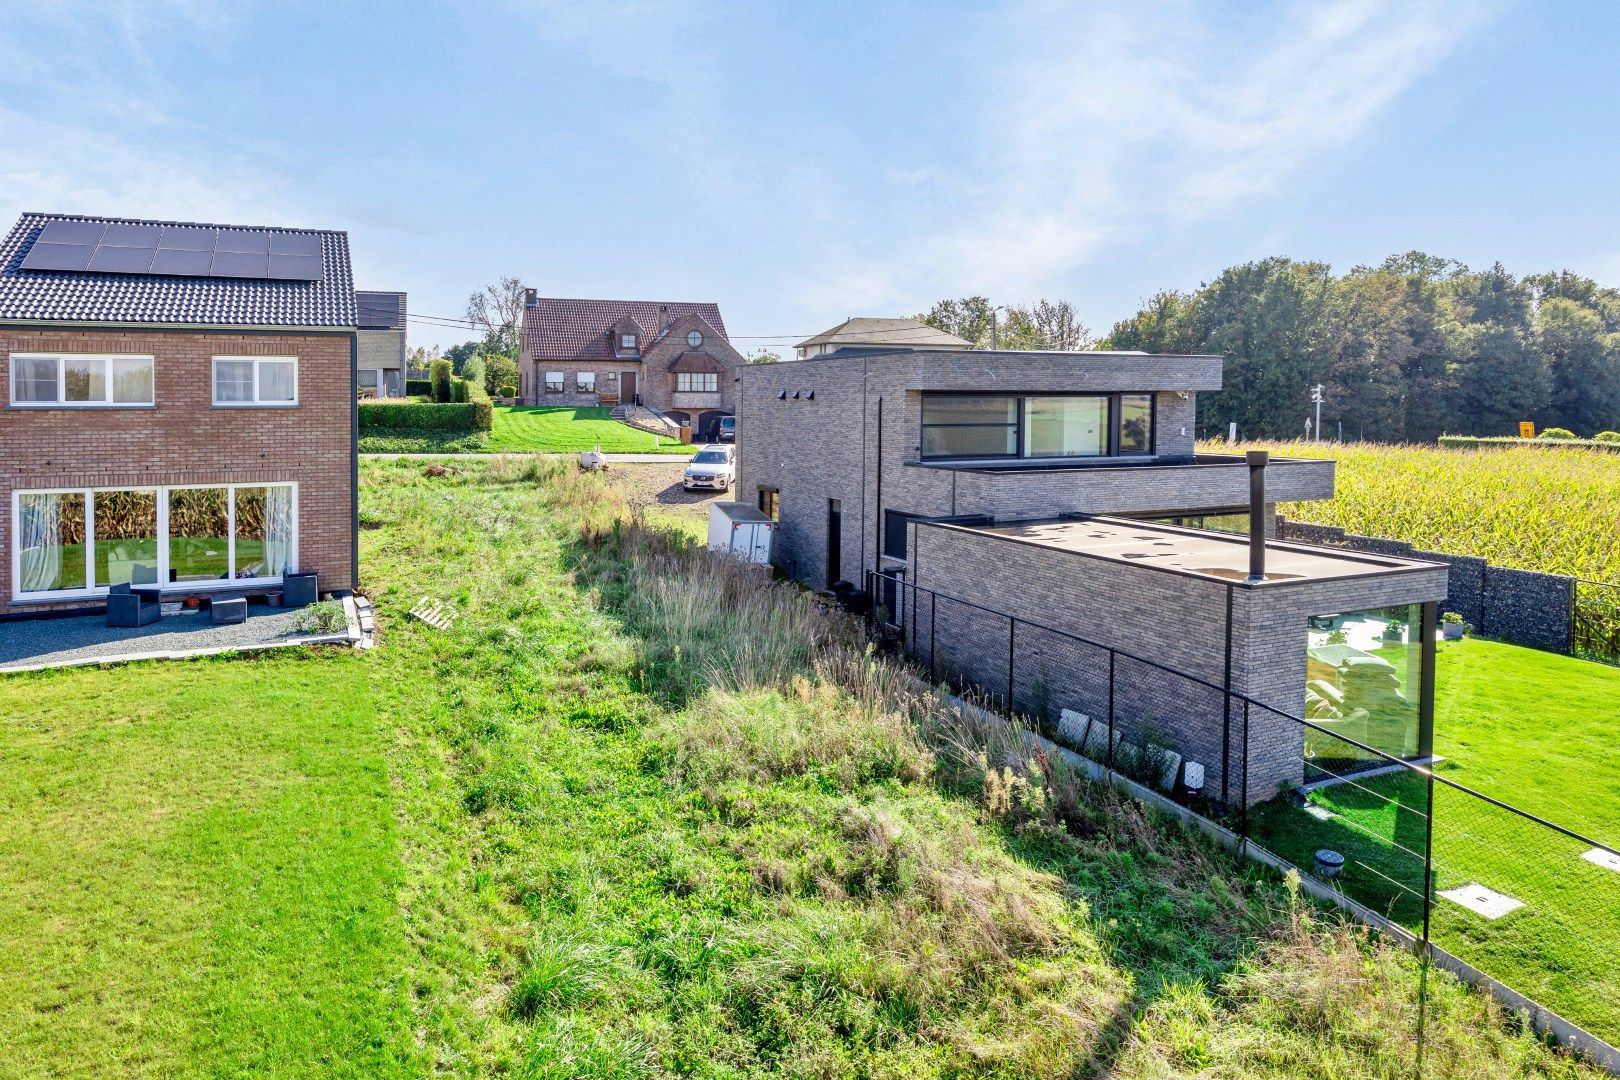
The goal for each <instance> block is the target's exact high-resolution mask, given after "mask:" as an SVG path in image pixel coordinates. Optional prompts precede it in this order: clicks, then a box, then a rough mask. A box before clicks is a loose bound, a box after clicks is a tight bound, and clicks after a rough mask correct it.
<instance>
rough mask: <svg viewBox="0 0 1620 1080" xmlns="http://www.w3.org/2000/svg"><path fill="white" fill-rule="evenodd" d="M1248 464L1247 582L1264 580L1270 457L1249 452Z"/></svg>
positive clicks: (1264, 452) (1253, 451)
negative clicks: (1267, 481)
mask: <svg viewBox="0 0 1620 1080" xmlns="http://www.w3.org/2000/svg"><path fill="white" fill-rule="evenodd" d="M1243 456H1244V458H1245V459H1246V460H1247V461H1248V463H1249V581H1250V582H1256V581H1264V580H1266V463H1267V462H1269V461H1270V460H1271V455H1270V454H1269V453H1267V452H1266V451H1264V450H1250V451H1248V452H1247V453H1245V454H1244V455H1243Z"/></svg>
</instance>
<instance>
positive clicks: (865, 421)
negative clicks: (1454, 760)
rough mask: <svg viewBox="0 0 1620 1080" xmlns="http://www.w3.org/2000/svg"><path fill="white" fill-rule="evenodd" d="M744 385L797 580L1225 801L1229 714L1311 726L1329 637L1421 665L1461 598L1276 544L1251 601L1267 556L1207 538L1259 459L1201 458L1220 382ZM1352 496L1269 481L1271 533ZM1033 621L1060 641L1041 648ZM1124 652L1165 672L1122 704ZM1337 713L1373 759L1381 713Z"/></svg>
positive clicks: (941, 360) (1051, 355) (774, 378)
mask: <svg viewBox="0 0 1620 1080" xmlns="http://www.w3.org/2000/svg"><path fill="white" fill-rule="evenodd" d="M739 377H740V386H741V393H740V397H739V408H738V435H737V442H738V448H739V459H740V475H739V479H738V488H739V492H740V494H739V497H740V498H743V499H748V498H755V499H757V500H758V504H759V505H760V507H761V509H763V510H765V511H766V512H768V513H770V514H772V515H773V516H775V517H776V518H777V519H778V520H779V522H780V526H779V528H778V530H777V534H776V547H775V553H774V561H775V562H776V563H777V565H778V566H780V567H781V568H782V569H784V570H785V571H786V572H787V573H789V574H790V575H791V576H792V577H794V578H796V579H797V580H799V581H802V582H804V583H805V584H807V585H810V586H812V587H814V588H818V589H825V588H831V587H833V586H834V585H835V584H836V583H839V582H847V583H849V585H852V586H853V587H854V588H856V589H861V588H864V587H866V586H867V585H868V584H869V583H870V584H871V585H872V586H873V592H874V593H875V597H874V600H875V602H876V603H877V604H878V605H880V606H881V607H882V609H883V611H884V613H885V615H886V616H887V617H888V618H889V619H890V620H891V621H893V622H895V623H896V624H898V625H899V626H900V627H901V628H902V630H903V631H904V632H905V633H906V634H907V638H908V641H910V642H911V643H913V645H914V646H916V647H915V648H914V652H916V653H918V654H919V655H920V656H922V657H924V658H926V659H927V660H928V661H929V662H930V663H931V665H933V666H935V667H937V668H941V669H944V670H946V671H949V672H951V673H953V674H955V675H957V676H959V677H960V678H962V680H963V681H965V682H969V683H973V684H976V685H979V686H981V687H986V688H989V689H991V690H993V691H995V692H998V693H1006V692H1007V691H1008V690H1009V689H1010V690H1011V695H1012V698H1013V701H1014V703H1015V704H1016V705H1017V706H1018V707H1019V708H1020V709H1023V710H1026V711H1028V712H1030V713H1032V714H1036V715H1039V716H1040V718H1041V719H1042V720H1045V721H1050V722H1055V721H1057V720H1058V719H1059V717H1060V716H1061V715H1062V712H1063V710H1065V709H1068V710H1071V711H1072V712H1079V713H1085V714H1087V715H1089V716H1097V715H1100V714H1101V713H1102V712H1103V710H1104V709H1105V708H1107V707H1108V702H1107V701H1105V700H1104V699H1105V698H1110V699H1111V700H1112V705H1113V707H1112V710H1111V712H1110V715H1111V716H1113V717H1114V718H1115V722H1116V724H1117V730H1118V732H1119V734H1120V736H1121V737H1122V738H1126V739H1135V740H1145V739H1147V738H1148V737H1149V735H1150V732H1151V733H1154V738H1155V740H1156V741H1162V742H1164V743H1166V744H1167V745H1169V746H1170V747H1172V748H1173V749H1174V750H1175V751H1176V752H1177V753H1179V754H1181V755H1183V756H1185V757H1187V758H1188V759H1190V760H1197V761H1198V762H1200V763H1201V764H1204V765H1206V767H1210V775H1211V778H1212V781H1213V782H1214V783H1215V784H1216V785H1217V786H1225V787H1228V788H1229V787H1230V786H1231V784H1230V783H1229V782H1228V779H1229V778H1228V777H1227V776H1226V775H1225V774H1224V772H1223V771H1222V770H1221V768H1220V760H1221V756H1222V755H1221V751H1222V750H1224V749H1226V747H1225V746H1224V744H1223V742H1222V740H1223V739H1224V738H1227V737H1228V736H1229V730H1230V724H1229V717H1228V715H1227V708H1226V694H1225V690H1226V689H1229V690H1230V692H1231V693H1233V694H1238V695H1245V696H1247V697H1249V698H1251V699H1253V701H1254V702H1256V703H1260V704H1263V705H1269V706H1271V707H1273V708H1275V709H1277V710H1279V711H1281V712H1283V713H1287V714H1289V715H1290V716H1294V717H1298V716H1301V715H1303V713H1304V710H1305V702H1306V697H1307V683H1308V682H1313V678H1312V677H1313V676H1315V680H1314V682H1313V685H1314V683H1315V682H1322V683H1325V682H1330V681H1332V679H1333V677H1334V672H1333V669H1332V667H1331V665H1330V664H1329V663H1328V662H1327V661H1325V660H1324V661H1319V662H1315V663H1314V668H1313V663H1312V657H1314V656H1316V655H1317V654H1319V653H1321V648H1322V647H1323V646H1324V645H1325V641H1324V640H1323V638H1324V636H1325V635H1326V634H1327V633H1335V634H1336V636H1337V635H1342V634H1343V633H1345V631H1344V630H1343V629H1339V630H1337V631H1333V630H1328V629H1321V630H1319V631H1318V632H1317V637H1316V638H1315V639H1308V636H1307V635H1308V625H1309V621H1310V620H1312V619H1315V620H1317V624H1318V626H1319V627H1322V628H1327V627H1330V626H1331V627H1341V628H1342V627H1345V626H1348V627H1349V632H1350V633H1357V632H1372V631H1376V630H1378V629H1381V628H1384V627H1387V626H1391V625H1393V626H1395V627H1397V628H1403V627H1410V636H1411V640H1412V643H1413V645H1414V648H1415V647H1416V644H1417V635H1418V627H1419V626H1420V624H1421V623H1422V622H1423V621H1424V613H1423V611H1422V609H1421V608H1420V607H1419V608H1412V607H1408V606H1409V605H1424V604H1431V605H1432V603H1433V602H1435V601H1438V600H1440V599H1442V598H1443V597H1444V596H1445V588H1446V569H1445V568H1444V567H1440V566H1435V565H1433V564H1429V563H1423V562H1416V561H1413V560H1406V559H1398V558H1386V557H1382V556H1377V555H1368V554H1360V553H1355V554H1350V553H1345V552H1343V551H1340V550H1330V549H1325V548H1312V547H1309V546H1305V545H1299V544H1283V543H1279V542H1277V541H1275V540H1272V541H1269V542H1266V543H1265V544H1264V550H1265V558H1266V560H1267V562H1268V567H1269V568H1268V570H1267V572H1266V574H1265V578H1264V580H1249V579H1248V576H1247V574H1246V573H1245V567H1246V565H1247V562H1246V560H1247V558H1248V556H1249V550H1250V546H1251V545H1250V543H1249V539H1248V538H1246V537H1244V536H1238V535H1232V534H1230V533H1220V532H1211V531H1205V530H1202V529H1193V528H1186V527H1184V524H1185V523H1187V522H1194V523H1196V522H1199V521H1201V520H1202V519H1204V518H1206V517H1208V516H1210V515H1217V516H1224V515H1235V514H1242V515H1247V514H1248V513H1249V507H1250V496H1251V488H1250V469H1249V466H1248V464H1247V463H1246V462H1245V461H1244V459H1243V458H1241V457H1235V456H1217V455H1201V454H1198V453H1196V451H1195V449H1194V426H1193V425H1194V417H1195V403H1196V394H1197V393H1198V392H1199V391H1214V390H1219V389H1220V386H1221V359H1220V358H1219V357H1216V356H1155V355H1144V354H1138V353H1102V352H1077V353H1058V352H988V351H969V350H956V351H939V350H927V351H924V350H912V349H845V350H840V351H836V352H834V353H831V354H828V355H825V356H821V357H815V358H810V359H805V360H800V361H793V362H788V363H781V364H768V365H751V366H747V367H744V368H743V369H742V370H741V372H740V376H739ZM1333 475H1334V465H1333V463H1332V462H1331V461H1321V460H1275V461H1272V462H1271V463H1270V464H1269V466H1268V468H1267V470H1266V475H1265V480H1266V492H1265V495H1264V496H1263V500H1264V502H1263V505H1264V511H1265V512H1264V514H1263V515H1262V518H1261V522H1262V525H1261V527H1262V528H1264V524H1263V523H1264V522H1269V521H1270V520H1271V519H1272V517H1273V513H1272V510H1273V507H1274V504H1275V503H1276V502H1280V501H1297V500H1306V499H1326V498H1331V497H1332V496H1333ZM1245 520H1247V519H1245ZM849 585H846V586H844V587H845V588H848V587H849ZM934 593H938V594H941V595H942V596H944V597H946V598H949V599H946V600H943V601H942V600H940V599H938V598H936V597H935V596H934V595H933V594H934ZM908 608H914V609H915V610H907V609H908ZM1386 609H1392V610H1391V611H1389V612H1386ZM1394 609H1398V610H1394ZM1368 612H1379V613H1382V614H1379V615H1378V616H1377V617H1376V618H1371V619H1362V618H1361V616H1362V615H1363V614H1364V613H1368ZM991 613H997V614H991ZM1347 614H1348V615H1350V616H1351V618H1350V619H1349V621H1348V622H1346V621H1345V619H1344V616H1346V615H1347ZM1432 616H1433V612H1432V608H1431V609H1430V610H1429V612H1428V618H1429V619H1430V620H1432ZM1009 617H1011V618H1009ZM1012 620H1023V621H1026V622H1028V623H1030V624H1040V625H1042V626H1046V627H1050V628H1052V630H1053V631H1060V632H1062V633H1061V634H1059V633H1048V634H1046V635H1045V637H1046V640H1043V639H1042V635H1041V634H1040V633H1035V634H1033V635H1032V634H1031V633H1030V632H1029V629H1028V628H1027V627H1022V626H1021V627H1019V628H1018V629H1017V630H1016V631H1010V630H1009V622H1010V621H1012ZM1369 628H1370V629H1369ZM1229 631H1230V632H1229ZM1393 632H1394V631H1391V633H1393ZM1403 632H1404V631H1403ZM1063 634H1068V635H1073V637H1072V638H1067V637H1063V636H1062V635H1063ZM1075 638H1078V639H1083V640H1085V641H1087V642H1091V643H1095V644H1096V645H1097V646H1100V647H1101V648H1091V649H1088V648H1085V647H1082V646H1079V645H1077V644H1076V643H1075V640H1074V639H1075ZM1402 640H1403V641H1404V640H1405V639H1404V638H1403V639H1402ZM923 643H926V644H923ZM1308 646H1310V647H1312V648H1313V649H1314V650H1315V651H1314V652H1312V653H1311V654H1310V655H1309V656H1308V653H1307V649H1308ZM1108 649H1115V650H1120V651H1122V652H1125V653H1130V654H1132V655H1134V656H1137V657H1141V658H1143V660H1145V661H1148V662H1149V663H1148V664H1146V665H1139V666H1138V667H1137V668H1136V669H1130V668H1129V665H1127V670H1125V671H1121V672H1117V673H1116V674H1117V676H1118V678H1117V685H1116V686H1115V687H1114V690H1115V693H1114V694H1113V695H1108V694H1107V693H1106V690H1105V689H1104V687H1103V684H1102V683H1100V682H1099V679H1100V678H1102V677H1103V675H1104V669H1105V668H1107V666H1108V665H1107V663H1106V657H1105V652H1106V650H1108ZM1350 651H1352V652H1359V650H1350ZM1322 655H1327V654H1325V653H1324V654H1322ZM1375 660H1376V658H1375ZM1153 664H1158V665H1162V668H1163V670H1161V669H1155V668H1153V667H1152V665H1153ZM1099 665H1101V667H1100V666H1099ZM1415 665H1416V654H1415V652H1414V661H1413V665H1409V666H1410V668H1411V670H1408V671H1406V672H1404V673H1403V672H1400V671H1397V670H1396V668H1395V665H1392V664H1388V663H1385V664H1383V667H1387V668H1389V670H1390V672H1393V675H1391V676H1390V677H1391V679H1392V680H1393V682H1395V683H1399V684H1400V685H1401V687H1402V689H1401V690H1400V691H1399V692H1395V691H1391V695H1392V696H1391V700H1392V701H1397V702H1399V703H1401V705H1402V706H1403V708H1404V707H1405V705H1407V704H1410V706H1411V707H1410V708H1409V709H1405V711H1404V712H1403V714H1402V716H1404V717H1405V719H1400V718H1397V719H1398V720H1399V723H1398V724H1396V725H1395V726H1398V727H1400V728H1401V730H1395V731H1380V732H1377V733H1376V734H1377V736H1378V737H1379V738H1381V739H1383V741H1384V742H1385V743H1386V744H1388V745H1389V746H1391V747H1392V748H1393V749H1392V750H1391V752H1398V753H1401V754H1403V755H1405V756H1412V755H1414V754H1416V753H1418V752H1419V751H1420V750H1422V749H1424V748H1426V746H1427V745H1428V737H1427V724H1428V722H1429V718H1430V716H1432V713H1424V715H1422V716H1420V715H1419V713H1420V712H1423V711H1424V710H1423V709H1422V708H1420V706H1425V707H1426V705H1427V702H1419V701H1418V697H1419V693H1420V691H1421V689H1422V684H1423V683H1424V682H1425V681H1426V680H1424V679H1423V678H1422V673H1421V671H1419V670H1418V667H1417V666H1415ZM1115 666H1116V667H1117V666H1118V665H1117V663H1116V664H1115ZM1009 671H1012V672H1013V674H1012V676H1011V678H1012V685H1011V687H1010V688H1009V686H1008V682H1009ZM1380 671H1381V672H1382V668H1380ZM1171 672H1178V673H1182V674H1183V675H1185V676H1192V678H1182V677H1177V676H1175V675H1172V674H1170V673H1171ZM1403 678H1404V680H1405V681H1404V682H1402V679H1403ZM1200 679H1201V680H1205V682H1206V683H1213V684H1214V685H1215V686H1216V687H1217V689H1215V690H1214V691H1213V692H1212V691H1211V690H1210V688H1209V686H1208V685H1204V684H1200V683H1199V682H1198V681H1197V680H1200ZM1408 691H1409V692H1408ZM1311 692H1312V693H1317V694H1318V695H1319V696H1326V697H1335V695H1338V696H1341V697H1342V695H1340V694H1339V690H1338V688H1337V687H1331V686H1323V687H1320V688H1318V690H1315V691H1311ZM1338 704H1339V705H1342V706H1344V707H1343V708H1342V710H1341V712H1342V714H1343V718H1344V722H1345V723H1346V724H1347V725H1350V724H1353V725H1354V730H1353V732H1351V733H1352V734H1353V736H1355V737H1371V736H1370V735H1369V732H1370V731H1372V730H1373V728H1376V727H1378V726H1379V721H1378V718H1377V716H1376V713H1377V710H1372V712H1373V713H1374V714H1375V715H1373V716H1371V717H1369V710H1367V709H1363V708H1353V707H1352V706H1354V705H1355V704H1356V703H1355V702H1351V703H1348V704H1346V703H1344V702H1342V701H1339V702H1338ZM1264 711H1265V710H1264V709H1261V710H1260V712H1262V713H1263V712H1264ZM1272 719H1273V720H1274V721H1275V723H1274V724H1273V727H1274V730H1270V731H1265V732H1261V731H1259V727H1258V726H1259V725H1261V724H1263V723H1266V722H1267V721H1266V718H1265V717H1263V716H1261V715H1256V716H1255V717H1254V724H1255V725H1256V732H1255V733H1256V734H1257V736H1258V742H1257V744H1256V745H1257V746H1259V745H1263V746H1264V747H1265V753H1263V754H1257V756H1255V757H1251V759H1250V763H1251V775H1250V776H1249V785H1248V795H1249V799H1250V801H1258V800H1259V799H1261V798H1264V797H1267V796H1269V795H1270V794H1274V793H1275V792H1276V790H1277V789H1278V788H1279V787H1281V786H1287V785H1289V784H1293V783H1298V782H1299V780H1300V778H1301V772H1302V759H1303V753H1304V746H1303V735H1302V731H1301V729H1300V727H1299V725H1298V724H1297V723H1291V722H1284V721H1282V720H1280V719H1278V718H1272ZM1408 721H1409V723H1408ZM1334 722H1338V721H1337V719H1335V721H1334ZM1392 723H1393V722H1392ZM1403 725H1404V726H1403ZM1385 726H1389V725H1385ZM1420 729H1421V730H1420ZM1382 748H1383V747H1382V746H1381V747H1380V749H1382ZM1265 754H1270V755H1271V760H1270V761H1269V763H1267V762H1266V759H1265ZM1256 762H1259V763H1260V764H1261V766H1262V767H1261V768H1259V769H1258V771H1256V770H1255V769H1254V768H1253V766H1254V765H1255V764H1256ZM1229 793H1230V792H1229Z"/></svg>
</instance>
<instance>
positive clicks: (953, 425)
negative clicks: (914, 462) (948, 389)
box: [922, 394, 1019, 458]
mask: <svg viewBox="0 0 1620 1080" xmlns="http://www.w3.org/2000/svg"><path fill="white" fill-rule="evenodd" d="M1018 411H1019V400H1018V399H1017V398H1015V397H996V396H990V395H977V394H925V395H924V396H923V405H922V456H923V457H925V458H939V457H1016V456H1017V454H1018Z"/></svg>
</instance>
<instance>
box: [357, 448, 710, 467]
mask: <svg viewBox="0 0 1620 1080" xmlns="http://www.w3.org/2000/svg"><path fill="white" fill-rule="evenodd" d="M697 452H698V448H697V447H695V446H694V447H692V453H694V454H695V453H697ZM360 456H361V457H363V458H497V457H519V458H528V457H545V458H577V457H579V454H577V453H572V454H532V453H521V452H516V451H513V452H506V451H503V452H500V453H490V454H486V453H483V452H476V451H475V452H473V453H470V454H456V453H437V454H361V455H360ZM602 457H603V458H605V459H606V460H608V461H609V462H614V461H645V462H658V461H667V462H671V463H674V462H680V461H685V460H686V455H685V454H603V455H602Z"/></svg>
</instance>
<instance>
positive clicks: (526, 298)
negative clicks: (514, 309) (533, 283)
mask: <svg viewBox="0 0 1620 1080" xmlns="http://www.w3.org/2000/svg"><path fill="white" fill-rule="evenodd" d="M523 306H524V307H526V308H531V307H539V306H540V297H539V296H537V295H535V291H534V290H533V289H524V290H523Z"/></svg>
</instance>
